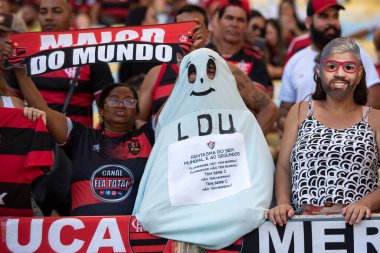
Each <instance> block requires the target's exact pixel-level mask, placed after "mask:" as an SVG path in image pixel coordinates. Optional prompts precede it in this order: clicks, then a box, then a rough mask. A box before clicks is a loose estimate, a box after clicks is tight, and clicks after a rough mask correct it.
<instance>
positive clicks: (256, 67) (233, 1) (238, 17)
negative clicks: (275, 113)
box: [207, 0, 273, 95]
mask: <svg viewBox="0 0 380 253" xmlns="http://www.w3.org/2000/svg"><path fill="white" fill-rule="evenodd" d="M249 14H250V8H249V3H248V1H246V0H225V1H222V2H221V3H220V5H219V11H218V18H219V19H218V26H219V31H221V32H220V33H218V34H213V36H214V38H213V43H210V44H209V45H207V47H208V48H211V49H213V50H215V51H217V52H219V53H220V55H221V56H222V57H223V58H224V59H225V60H227V61H229V62H231V63H234V64H235V65H236V66H237V67H239V68H240V69H241V70H243V71H244V72H245V73H246V74H247V75H248V76H249V78H251V80H252V81H254V82H258V83H260V84H262V85H263V86H264V90H265V91H266V92H267V94H269V95H271V94H272V92H273V84H272V80H271V78H270V76H269V74H268V71H267V68H266V65H265V62H264V60H263V59H261V58H260V56H259V55H258V54H257V53H255V52H254V51H253V50H252V47H248V46H246V44H245V32H246V30H247V27H248V20H249Z"/></svg>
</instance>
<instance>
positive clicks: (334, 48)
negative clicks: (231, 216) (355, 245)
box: [266, 38, 380, 226]
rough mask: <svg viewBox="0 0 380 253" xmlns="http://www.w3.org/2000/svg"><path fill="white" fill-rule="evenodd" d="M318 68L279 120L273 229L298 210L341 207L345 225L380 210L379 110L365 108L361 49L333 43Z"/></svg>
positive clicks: (271, 212) (343, 41) (346, 41)
mask: <svg viewBox="0 0 380 253" xmlns="http://www.w3.org/2000/svg"><path fill="white" fill-rule="evenodd" d="M318 63H319V64H318V65H317V67H316V74H315V76H314V79H315V81H316V85H317V86H316V90H315V92H314V93H313V94H312V96H311V97H310V98H309V101H308V102H307V101H304V102H300V103H297V104H295V105H294V106H293V107H292V108H291V110H290V112H289V114H288V117H287V119H286V122H285V131H284V136H283V140H282V146H281V150H280V156H279V159H278V163H277V168H276V173H275V196H276V200H277V206H276V207H274V208H272V209H270V210H269V211H268V212H267V213H266V218H270V220H271V221H272V222H273V224H279V225H280V226H282V225H284V224H286V222H287V219H288V218H291V217H293V215H294V214H295V213H297V214H302V213H303V211H304V208H305V207H306V208H310V207H312V208H313V209H318V208H319V209H322V208H323V207H324V206H330V205H338V207H339V206H343V208H342V209H341V213H342V214H343V215H344V216H345V220H346V222H347V223H350V224H354V223H359V222H360V221H361V220H362V219H363V218H369V217H370V215H371V212H374V211H377V210H378V209H379V208H380V190H379V188H377V183H378V172H377V169H378V167H379V153H378V148H379V144H380V139H379V137H378V136H379V134H380V111H379V110H376V109H372V108H371V107H366V106H365V104H366V103H367V93H368V89H367V86H366V79H365V69H364V67H363V65H362V62H361V57H360V49H359V47H358V46H357V45H356V44H355V42H353V41H352V40H351V39H348V38H337V39H334V40H332V41H331V42H329V43H328V44H327V45H326V46H325V48H324V49H323V51H322V53H321V57H320V60H319V62H318ZM295 122H297V123H298V124H295Z"/></svg>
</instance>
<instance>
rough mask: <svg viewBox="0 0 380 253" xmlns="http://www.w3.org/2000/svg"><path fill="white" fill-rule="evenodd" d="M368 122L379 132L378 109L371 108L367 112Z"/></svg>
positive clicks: (379, 111)
mask: <svg viewBox="0 0 380 253" xmlns="http://www.w3.org/2000/svg"><path fill="white" fill-rule="evenodd" d="M368 123H369V125H370V126H371V128H372V129H373V130H374V131H376V132H378V133H380V110H378V109H375V108H372V109H371V112H370V113H369V114H368Z"/></svg>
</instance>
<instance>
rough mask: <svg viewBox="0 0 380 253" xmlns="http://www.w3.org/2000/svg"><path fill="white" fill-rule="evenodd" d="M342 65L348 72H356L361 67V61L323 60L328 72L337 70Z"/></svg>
mask: <svg viewBox="0 0 380 253" xmlns="http://www.w3.org/2000/svg"><path fill="white" fill-rule="evenodd" d="M340 66H342V67H343V70H344V72H346V73H355V72H356V71H357V70H358V68H359V63H358V62H356V61H343V62H340V61H334V60H326V61H324V62H323V68H324V69H325V70H326V71H327V72H335V71H337V70H338V69H339V67H340Z"/></svg>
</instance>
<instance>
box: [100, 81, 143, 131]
mask: <svg viewBox="0 0 380 253" xmlns="http://www.w3.org/2000/svg"><path fill="white" fill-rule="evenodd" d="M117 87H125V88H128V89H129V90H130V91H131V92H132V95H133V98H134V99H136V100H137V104H136V114H139V112H140V110H139V100H138V97H137V92H136V91H135V90H134V89H133V88H132V87H129V86H128V85H126V84H122V83H109V84H107V85H106V87H105V88H104V89H103V91H102V93H101V94H100V96H99V98H98V100H97V101H96V105H97V106H98V108H99V109H102V110H104V102H105V101H106V98H107V97H108V96H109V95H110V93H111V91H112V90H113V89H115V88H117ZM99 123H100V129H104V122H103V121H101V122H99ZM133 128H135V125H133Z"/></svg>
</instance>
